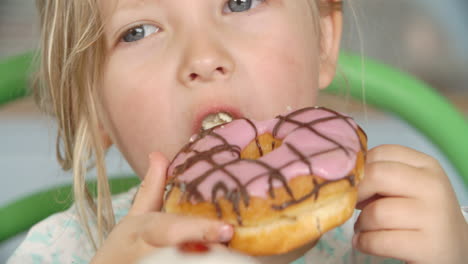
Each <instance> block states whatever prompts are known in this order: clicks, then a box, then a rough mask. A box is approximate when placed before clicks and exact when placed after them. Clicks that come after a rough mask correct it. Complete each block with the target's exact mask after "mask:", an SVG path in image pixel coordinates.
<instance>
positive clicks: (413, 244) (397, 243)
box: [353, 230, 425, 262]
mask: <svg viewBox="0 0 468 264" xmlns="http://www.w3.org/2000/svg"><path fill="white" fill-rule="evenodd" d="M424 239H425V237H424V235H423V234H422V233H421V232H418V231H411V230H382V231H371V232H361V233H357V234H356V235H354V237H353V246H354V247H355V248H356V249H358V250H359V251H361V252H362V253H365V254H369V255H374V256H380V257H384V258H394V259H399V260H403V261H406V262H413V261H416V260H417V257H418V256H416V255H417V254H420V253H421V252H422V251H421V250H422V249H421V247H420V245H422V244H423V243H422V242H423V241H424Z"/></svg>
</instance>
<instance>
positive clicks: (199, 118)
mask: <svg viewBox="0 0 468 264" xmlns="http://www.w3.org/2000/svg"><path fill="white" fill-rule="evenodd" d="M219 112H225V113H228V114H230V115H231V116H232V118H233V119H239V118H241V117H243V115H242V113H241V111H240V110H239V109H238V108H236V107H234V106H230V105H227V104H211V105H206V106H201V107H199V108H198V109H197V111H196V112H195V118H194V122H193V125H192V134H197V133H199V132H200V131H201V127H202V122H203V119H204V118H205V117H206V116H208V115H210V114H216V113H219Z"/></svg>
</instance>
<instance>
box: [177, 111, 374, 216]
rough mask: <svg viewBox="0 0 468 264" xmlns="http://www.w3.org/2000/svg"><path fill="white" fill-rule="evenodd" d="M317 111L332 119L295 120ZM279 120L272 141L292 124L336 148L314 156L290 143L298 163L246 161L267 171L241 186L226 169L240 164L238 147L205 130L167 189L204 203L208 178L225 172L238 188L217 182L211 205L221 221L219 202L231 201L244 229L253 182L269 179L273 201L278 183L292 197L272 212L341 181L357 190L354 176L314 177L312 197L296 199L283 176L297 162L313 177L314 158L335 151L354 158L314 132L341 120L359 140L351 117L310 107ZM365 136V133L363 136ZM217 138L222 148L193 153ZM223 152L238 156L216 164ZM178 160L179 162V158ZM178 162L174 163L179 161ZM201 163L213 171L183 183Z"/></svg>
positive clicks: (187, 148)
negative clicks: (320, 179)
mask: <svg viewBox="0 0 468 264" xmlns="http://www.w3.org/2000/svg"><path fill="white" fill-rule="evenodd" d="M317 110H320V111H325V112H328V113H331V114H332V116H327V117H324V118H319V119H315V120H313V121H310V122H300V121H298V120H296V119H294V117H296V116H297V115H300V114H302V113H304V112H307V111H317ZM276 118H277V119H278V122H277V123H276V125H275V126H274V128H273V131H272V135H273V137H275V138H277V137H278V134H279V131H280V129H281V128H282V127H283V126H284V124H286V123H290V124H293V125H295V126H297V127H296V128H295V129H294V130H297V129H301V128H305V129H307V130H309V131H310V132H311V133H313V134H315V135H317V136H319V137H320V138H322V139H324V140H326V141H328V142H330V143H332V144H333V147H331V148H329V149H326V150H323V151H320V152H317V153H311V154H304V153H302V152H301V151H300V150H299V149H298V148H297V147H296V146H293V145H292V144H289V143H286V144H285V145H286V147H287V148H288V149H289V150H290V152H292V153H293V154H294V155H295V156H296V157H297V159H295V160H292V161H289V162H287V163H285V164H284V165H282V166H279V167H277V168H274V167H272V166H270V165H268V164H266V163H265V162H263V161H262V160H259V159H257V160H250V159H244V161H247V162H251V163H254V164H256V165H258V166H261V167H263V168H264V169H265V170H266V171H265V172H263V173H261V174H259V175H256V176H255V177H253V178H251V179H250V180H249V181H247V182H246V183H244V184H242V183H241V182H240V180H239V179H238V178H237V177H236V176H235V175H234V174H233V173H232V172H230V171H229V170H227V169H226V167H227V166H229V165H232V164H235V163H237V162H239V161H240V160H242V159H241V151H242V150H241V149H240V148H239V147H238V146H235V145H231V144H229V142H228V141H227V140H226V139H225V138H223V137H222V136H221V135H219V134H218V133H216V131H215V130H216V128H218V127H213V128H211V129H208V130H205V131H202V132H201V133H200V134H199V135H198V137H197V138H196V139H195V140H194V141H192V142H190V143H189V144H187V145H186V146H185V147H184V148H183V149H182V150H181V151H180V152H179V154H177V156H178V155H180V154H181V153H186V154H187V153H190V152H194V154H195V155H193V156H191V157H189V158H188V159H186V160H185V162H183V163H182V164H180V165H178V166H176V167H175V168H174V170H173V175H170V177H171V178H170V180H169V182H168V185H170V186H171V187H172V188H170V189H171V190H172V189H173V187H174V186H177V187H179V188H180V190H181V191H182V196H181V202H185V201H192V202H196V203H197V202H204V201H205V200H204V197H203V195H202V193H201V192H200V191H199V186H200V184H201V183H203V182H204V181H205V180H206V179H207V178H208V177H210V175H212V174H213V173H214V172H216V171H222V172H223V173H224V174H225V175H226V176H227V177H228V178H229V179H230V180H232V181H233V182H234V183H235V186H236V187H235V188H234V189H232V188H231V190H230V188H229V187H228V185H227V184H226V182H224V181H218V182H216V183H215V184H214V185H213V187H212V189H211V202H212V203H213V204H214V205H215V207H216V211H217V215H218V217H219V218H222V217H223V216H222V210H221V206H220V204H219V200H220V198H225V199H226V200H228V201H229V202H230V203H231V205H232V208H233V211H234V212H235V213H236V215H237V221H238V223H239V224H240V225H242V217H241V213H240V203H241V202H242V203H243V204H244V206H245V207H248V206H249V204H250V195H249V193H248V190H247V187H248V186H249V185H250V184H252V183H253V182H254V181H256V180H258V179H260V178H262V177H268V178H267V182H268V195H269V196H270V197H271V198H275V188H276V187H275V184H274V183H275V182H278V183H279V184H280V186H281V187H283V188H284V189H285V190H286V192H287V194H288V196H289V197H290V199H289V200H288V201H286V202H284V203H282V204H279V205H273V206H272V208H273V209H274V210H283V209H285V208H288V207H289V206H292V205H294V204H298V203H300V202H302V201H304V200H307V199H309V198H310V197H314V199H317V198H318V196H319V193H320V189H321V188H322V187H324V186H326V185H328V184H330V183H332V182H336V181H341V180H347V181H349V183H350V185H351V186H354V185H355V184H356V181H355V176H354V175H352V174H351V175H348V176H346V177H344V178H342V179H339V180H334V181H332V180H328V181H324V182H321V183H319V182H318V181H317V179H316V178H315V177H311V180H312V181H313V186H314V187H313V189H312V190H311V191H310V193H308V194H306V195H304V196H303V197H294V194H293V192H292V190H291V187H290V186H289V184H288V180H287V178H286V177H285V175H283V174H282V173H281V170H282V169H284V168H286V167H288V166H290V165H291V164H293V163H295V162H302V163H304V164H305V165H306V166H307V168H308V170H309V173H310V174H313V164H312V163H311V161H310V159H311V158H312V157H315V156H319V155H324V154H327V153H329V152H333V151H343V152H344V153H345V154H346V155H347V156H348V157H349V156H351V155H352V153H351V152H352V150H351V149H349V148H347V147H345V146H343V145H342V144H340V143H339V142H337V141H336V140H334V139H332V138H330V137H328V136H327V135H324V134H323V133H321V132H319V131H318V130H317V129H316V128H314V126H315V125H317V124H320V123H323V122H327V121H331V120H342V121H343V122H345V123H346V124H347V125H349V126H350V127H351V128H352V129H353V131H355V133H356V136H357V138H358V139H359V134H358V129H359V130H360V131H362V130H361V129H360V128H359V127H357V128H356V127H355V126H354V125H353V123H352V122H351V121H350V120H351V118H350V117H348V116H344V115H342V114H340V113H337V112H335V111H333V110H330V109H327V108H323V107H309V108H303V109H300V110H297V111H295V112H292V113H289V114H288V115H285V116H281V115H280V116H277V117H276ZM244 120H245V121H247V123H248V124H250V126H251V127H252V129H253V131H254V132H255V143H256V147H257V148H258V152H259V153H260V156H263V155H264V151H263V149H262V147H261V145H260V142H259V139H258V130H257V128H256V126H255V124H254V123H253V122H252V121H250V120H248V119H244ZM363 134H364V135H365V133H363ZM208 136H210V137H214V138H216V139H219V140H220V141H221V144H219V145H216V146H214V147H212V148H210V149H208V150H206V151H197V150H194V146H195V144H196V143H197V142H198V141H200V140H202V139H203V138H205V137H208ZM359 142H360V149H361V150H363V152H364V153H365V146H363V142H361V140H359ZM275 147H276V146H275V142H274V141H273V143H272V150H274V149H275ZM224 151H228V152H230V153H232V155H234V156H235V158H234V159H232V160H230V161H228V162H225V163H223V164H218V163H216V162H215V160H214V159H213V157H214V155H216V154H218V153H221V152H224ZM177 156H176V158H177ZM176 158H175V159H176ZM199 162H207V163H209V164H210V165H211V166H212V167H211V168H210V169H209V170H207V171H205V172H204V173H202V174H201V175H199V176H198V177H196V178H195V179H193V180H191V181H189V182H183V181H181V180H179V179H178V177H179V176H180V175H182V174H183V173H184V172H185V171H187V170H188V169H189V168H191V167H193V166H194V165H195V164H197V163H199Z"/></svg>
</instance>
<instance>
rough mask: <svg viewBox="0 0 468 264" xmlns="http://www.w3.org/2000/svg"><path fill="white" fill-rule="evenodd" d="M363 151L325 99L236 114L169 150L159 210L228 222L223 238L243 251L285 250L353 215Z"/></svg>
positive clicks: (357, 131)
mask: <svg viewBox="0 0 468 264" xmlns="http://www.w3.org/2000/svg"><path fill="white" fill-rule="evenodd" d="M366 152H367V136H366V134H365V132H364V131H363V130H362V129H361V128H360V127H359V126H358V125H357V124H356V123H355V122H354V120H353V119H352V118H351V117H349V116H347V115H344V114H341V113H338V112H336V111H333V110H331V109H327V108H324V107H308V108H303V109H299V110H296V111H292V112H289V113H287V114H284V115H279V116H277V117H276V118H274V119H271V120H266V121H255V120H249V119H247V118H239V119H235V120H233V121H232V122H230V123H227V124H222V125H218V126H215V127H213V128H210V129H207V130H204V131H201V132H200V133H199V134H196V135H194V136H193V137H192V138H191V139H190V142H189V143H188V144H187V145H185V146H184V147H183V148H182V149H181V150H180V151H179V152H178V154H177V155H176V156H175V157H174V159H173V160H172V161H171V163H170V165H169V167H168V171H167V175H168V180H167V183H166V193H165V197H164V205H163V210H164V211H165V212H168V213H175V214H183V215H190V216H200V217H206V218H210V219H219V220H222V221H224V222H226V223H229V224H231V225H233V226H234V228H235V229H234V230H235V231H234V236H233V238H232V240H231V241H230V242H229V243H228V246H229V247H231V248H233V249H235V250H238V251H241V252H243V253H245V254H249V255H254V256H263V255H276V254H282V253H286V252H289V251H292V250H294V249H296V248H299V247H301V246H304V245H306V244H307V243H313V242H314V241H316V240H317V239H319V238H320V237H321V235H322V234H324V233H325V232H327V231H329V230H331V229H333V228H335V227H337V226H339V225H341V224H342V223H344V222H345V221H346V220H348V219H349V218H350V217H351V215H352V214H353V211H354V207H355V204H356V201H357V186H358V184H359V182H360V181H361V180H362V177H363V167H364V163H365V157H366Z"/></svg>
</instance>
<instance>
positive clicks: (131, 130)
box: [99, 0, 332, 176]
mask: <svg viewBox="0 0 468 264" xmlns="http://www.w3.org/2000/svg"><path fill="white" fill-rule="evenodd" d="M101 11H102V13H103V17H104V20H105V21H106V24H105V38H106V48H107V60H106V64H105V68H104V71H103V72H104V75H103V79H102V87H100V88H99V98H100V103H101V105H100V110H101V111H100V112H101V113H102V115H101V119H102V123H103V127H104V130H105V132H106V133H107V134H109V135H110V138H111V140H112V141H113V142H114V143H115V144H117V146H118V148H119V149H120V150H121V151H122V153H123V155H124V156H125V157H126V159H127V160H128V162H129V163H130V165H131V166H132V167H133V168H134V170H135V171H136V173H137V174H138V175H140V176H143V175H145V173H146V170H147V166H148V162H147V157H148V154H149V153H150V152H153V151H160V152H162V153H164V154H165V155H166V156H167V157H168V158H169V159H171V158H173V156H174V155H175V154H176V153H177V151H178V150H179V149H180V148H181V147H182V146H183V145H184V144H186V143H187V142H188V140H189V138H190V136H191V135H192V134H194V133H195V132H197V130H198V129H199V128H200V122H201V120H202V119H203V117H205V116H206V115H208V114H210V113H214V112H217V111H226V112H230V113H232V114H234V115H236V116H237V117H247V118H252V119H257V120H262V119H270V118H273V117H275V116H276V115H278V114H281V113H284V112H285V111H287V109H288V108H290V109H297V108H301V107H304V106H310V105H314V104H315V99H316V95H317V91H318V89H319V88H320V87H319V81H320V79H319V78H323V76H321V74H320V69H319V66H320V65H319V56H320V52H319V50H320V49H319V40H318V36H317V34H315V33H314V22H313V20H312V17H311V15H310V9H309V6H308V5H307V3H306V1H298V0H294V1H291V0H197V1H193V0H176V1H173V0H120V1H113V0H102V1H101ZM235 11H237V12H235ZM323 74H324V73H322V75H323ZM330 74H332V73H330Z"/></svg>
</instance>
